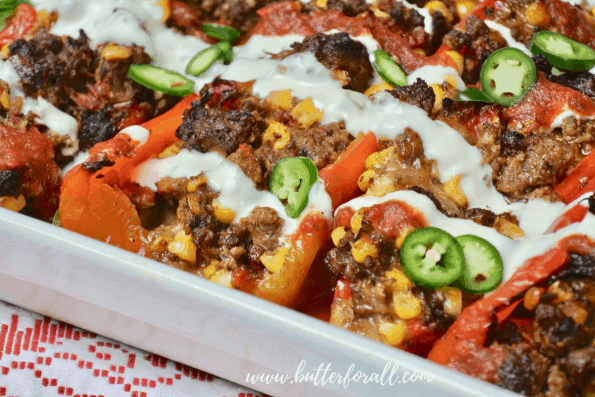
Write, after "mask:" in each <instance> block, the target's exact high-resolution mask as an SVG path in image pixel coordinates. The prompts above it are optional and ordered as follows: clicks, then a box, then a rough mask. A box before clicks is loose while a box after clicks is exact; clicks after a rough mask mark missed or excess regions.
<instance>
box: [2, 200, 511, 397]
mask: <svg viewBox="0 0 595 397" xmlns="http://www.w3.org/2000/svg"><path fill="white" fill-rule="evenodd" d="M0 253H1V254H0V299H2V300H5V301H8V302H11V303H14V304H17V305H20V306H23V307H26V308H29V309H32V310H34V311H37V312H39V313H42V314H46V315H50V316H53V317H54V318H56V319H60V320H63V321H66V322H69V323H71V324H74V325H76V326H79V327H82V328H86V329H88V330H91V331H93V332H97V333H99V334H102V335H105V336H107V337H111V338H114V339H117V340H119V341H122V342H125V343H128V344H130V345H134V346H137V347H139V348H142V349H146V350H148V351H151V352H153V353H157V354H160V355H162V356H166V357H168V358H171V359H173V360H177V361H179V362H182V363H184V364H188V365H191V366H194V367H197V368H200V369H202V370H205V371H208V372H210V373H212V374H215V375H218V376H221V377H224V378H226V379H229V380H231V381H234V382H237V383H239V384H242V385H245V386H248V387H250V388H253V389H256V390H259V391H262V392H265V393H268V394H271V395H273V396H277V397H281V396H309V397H314V396H339V395H340V396H391V397H392V396H397V395H403V396H486V395H487V396H512V395H513V394H512V393H509V392H507V391H505V390H503V389H500V388H498V387H495V386H493V385H490V384H488V383H484V382H481V381H478V380H476V379H473V378H471V377H468V376H466V375H462V374H459V373H457V372H454V371H451V370H448V369H445V368H442V367H440V366H438V365H436V364H433V363H431V362H429V361H427V360H424V359H422V358H419V357H416V356H413V355H411V354H409V353H406V352H403V351H400V350H398V349H394V348H390V347H388V346H385V345H382V344H380V343H377V342H374V341H371V340H367V339H365V338H363V337H360V336H358V335H355V334H352V333H350V332H347V331H345V330H342V329H338V328H336V327H333V326H331V325H330V324H327V323H324V322H322V321H320V320H317V319H315V318H311V317H308V316H306V315H303V314H301V313H298V312H295V311H293V310H289V309H286V308H284V307H281V306H277V305H275V304H272V303H269V302H266V301H264V300H261V299H258V298H255V297H253V296H250V295H247V294H244V293H242V292H239V291H236V290H232V289H227V288H224V287H221V286H219V285H216V284H214V283H211V282H208V281H205V280H202V279H200V278H198V277H196V276H193V275H190V274H187V273H185V272H183V271H180V270H177V269H174V268H171V267H168V266H166V265H163V264H161V263H158V262H154V261H152V260H149V259H146V258H144V257H141V256H138V255H135V254H132V253H129V252H126V251H124V250H121V249H119V248H115V247H111V246H109V245H107V244H103V243H101V242H98V241H95V240H92V239H90V238H87V237H85V236H81V235H78V234H75V233H73V232H70V231H68V230H64V229H60V228H57V227H54V226H52V225H49V224H46V223H43V222H40V221H37V220H35V219H31V218H28V217H26V216H23V215H21V214H17V213H13V212H10V211H7V210H4V209H1V208H0ZM302 360H305V368H304V370H303V371H301V372H300V375H306V374H307V373H311V374H315V372H314V371H315V369H317V368H318V367H319V366H320V365H322V366H323V369H324V368H325V367H326V366H327V365H329V364H330V369H329V371H328V372H327V377H329V376H330V374H331V372H336V373H337V374H338V375H345V374H346V373H347V372H348V371H349V367H350V366H351V365H353V372H351V376H354V375H356V373H357V371H361V372H363V373H366V374H368V375H371V374H373V373H377V374H382V372H383V370H384V369H385V367H386V365H387V363H391V364H390V365H394V364H398V365H399V367H398V370H397V371H396V372H395V373H394V375H393V376H392V377H390V373H388V375H385V377H384V378H383V380H384V385H383V384H382V383H377V382H368V383H365V382H364V380H363V378H361V379H360V380H359V381H352V382H351V383H349V384H348V387H344V384H340V383H338V379H337V378H335V381H334V382H332V383H331V382H326V384H322V383H321V382H318V384H315V382H314V381H312V380H309V381H305V380H304V379H303V378H302V380H303V381H301V382H293V383H292V382H291V380H287V381H286V382H285V383H280V382H274V381H273V382H271V383H269V384H267V383H265V382H258V383H256V384H252V383H249V382H248V381H247V376H248V375H249V374H261V373H266V374H271V375H273V374H276V373H279V374H287V375H291V376H294V375H295V374H296V371H297V370H298V367H299V365H300V363H301V362H302ZM393 368H396V367H395V366H392V367H391V370H392V369H393ZM406 371H408V374H406ZM415 371H420V373H426V374H429V375H431V376H433V379H432V380H431V381H428V380H417V381H415V382H412V381H410V379H411V377H410V376H411V375H412V374H413V373H414V372H415ZM320 375H321V376H322V372H321V373H320ZM396 375H398V376H399V379H400V380H401V382H399V381H398V380H397V377H396ZM403 380H409V381H408V382H406V383H404V382H403ZM395 381H396V383H395ZM390 383H394V384H393V385H392V386H391V384H390Z"/></svg>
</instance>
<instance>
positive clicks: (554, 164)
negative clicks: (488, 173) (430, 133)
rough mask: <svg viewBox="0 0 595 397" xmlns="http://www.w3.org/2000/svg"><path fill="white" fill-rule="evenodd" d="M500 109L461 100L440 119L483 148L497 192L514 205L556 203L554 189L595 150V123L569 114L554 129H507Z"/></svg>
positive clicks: (446, 108)
mask: <svg viewBox="0 0 595 397" xmlns="http://www.w3.org/2000/svg"><path fill="white" fill-rule="evenodd" d="M501 112H502V107H500V106H499V105H478V104H471V103H462V102H456V103H454V104H451V105H449V106H445V107H444V109H443V111H442V112H441V114H440V115H439V116H438V117H437V118H438V119H439V120H442V121H445V122H446V123H447V124H449V125H450V126H451V127H453V128H454V129H456V130H457V131H459V132H460V133H461V135H463V137H464V138H465V139H466V140H467V142H469V143H470V144H471V145H474V146H476V147H477V148H478V149H480V150H481V152H482V155H483V162H484V163H485V164H489V165H490V166H491V167H492V170H493V173H492V178H493V183H494V186H495V187H496V189H497V190H498V191H499V192H501V193H502V194H504V195H505V196H506V197H507V198H508V200H509V201H523V200H528V199H533V198H544V199H546V200H557V198H556V197H555V196H553V195H552V191H553V189H554V187H555V186H556V185H557V184H558V183H559V181H560V180H562V179H563V178H564V177H565V176H566V175H567V174H568V173H569V172H570V171H571V170H572V169H573V168H574V167H575V166H576V165H577V164H578V163H579V162H580V161H581V160H582V159H583V157H584V156H585V154H586V153H589V152H590V151H591V150H592V147H593V146H592V145H593V142H594V141H595V129H594V128H595V121H593V120H590V119H583V120H579V119H577V118H576V117H573V116H570V117H568V118H566V119H565V120H563V122H562V125H561V126H560V127H558V128H555V129H553V130H546V129H544V128H541V129H539V130H537V131H535V132H523V131H515V130H511V129H508V126H507V124H506V123H505V122H503V121H502V116H501Z"/></svg>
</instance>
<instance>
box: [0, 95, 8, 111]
mask: <svg viewBox="0 0 595 397" xmlns="http://www.w3.org/2000/svg"><path fill="white" fill-rule="evenodd" d="M0 104H1V105H2V107H3V108H4V109H8V107H9V106H10V97H9V96H8V92H6V91H4V92H3V93H2V94H0Z"/></svg>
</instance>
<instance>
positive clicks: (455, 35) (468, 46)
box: [444, 15, 508, 84]
mask: <svg viewBox="0 0 595 397" xmlns="http://www.w3.org/2000/svg"><path fill="white" fill-rule="evenodd" d="M444 43H445V44H446V45H448V47H450V48H452V49H453V50H456V51H459V52H460V53H461V54H462V55H463V56H464V58H465V68H464V71H463V76H462V77H463V81H465V83H466V84H474V83H477V81H478V80H479V72H480V71H481V66H482V65H483V62H484V61H485V60H486V59H487V58H488V57H489V56H490V54H491V53H492V52H494V51H496V50H497V49H500V48H503V47H507V46H508V44H507V43H506V40H504V38H503V37H502V35H501V34H500V33H499V32H497V31H495V30H492V29H490V28H488V26H487V25H486V24H485V22H484V21H482V20H481V19H479V18H478V17H477V16H475V15H471V16H469V18H467V20H466V21H465V26H464V30H463V31H461V30H458V29H453V30H452V31H450V33H448V34H447V35H446V36H444Z"/></svg>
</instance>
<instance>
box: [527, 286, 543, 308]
mask: <svg viewBox="0 0 595 397" xmlns="http://www.w3.org/2000/svg"><path fill="white" fill-rule="evenodd" d="M542 294H543V289H541V288H538V287H531V288H529V289H528V290H527V292H525V295H524V296H523V305H524V306H525V308H526V309H527V310H533V309H535V306H537V304H538V303H539V300H540V299H541V295H542Z"/></svg>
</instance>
